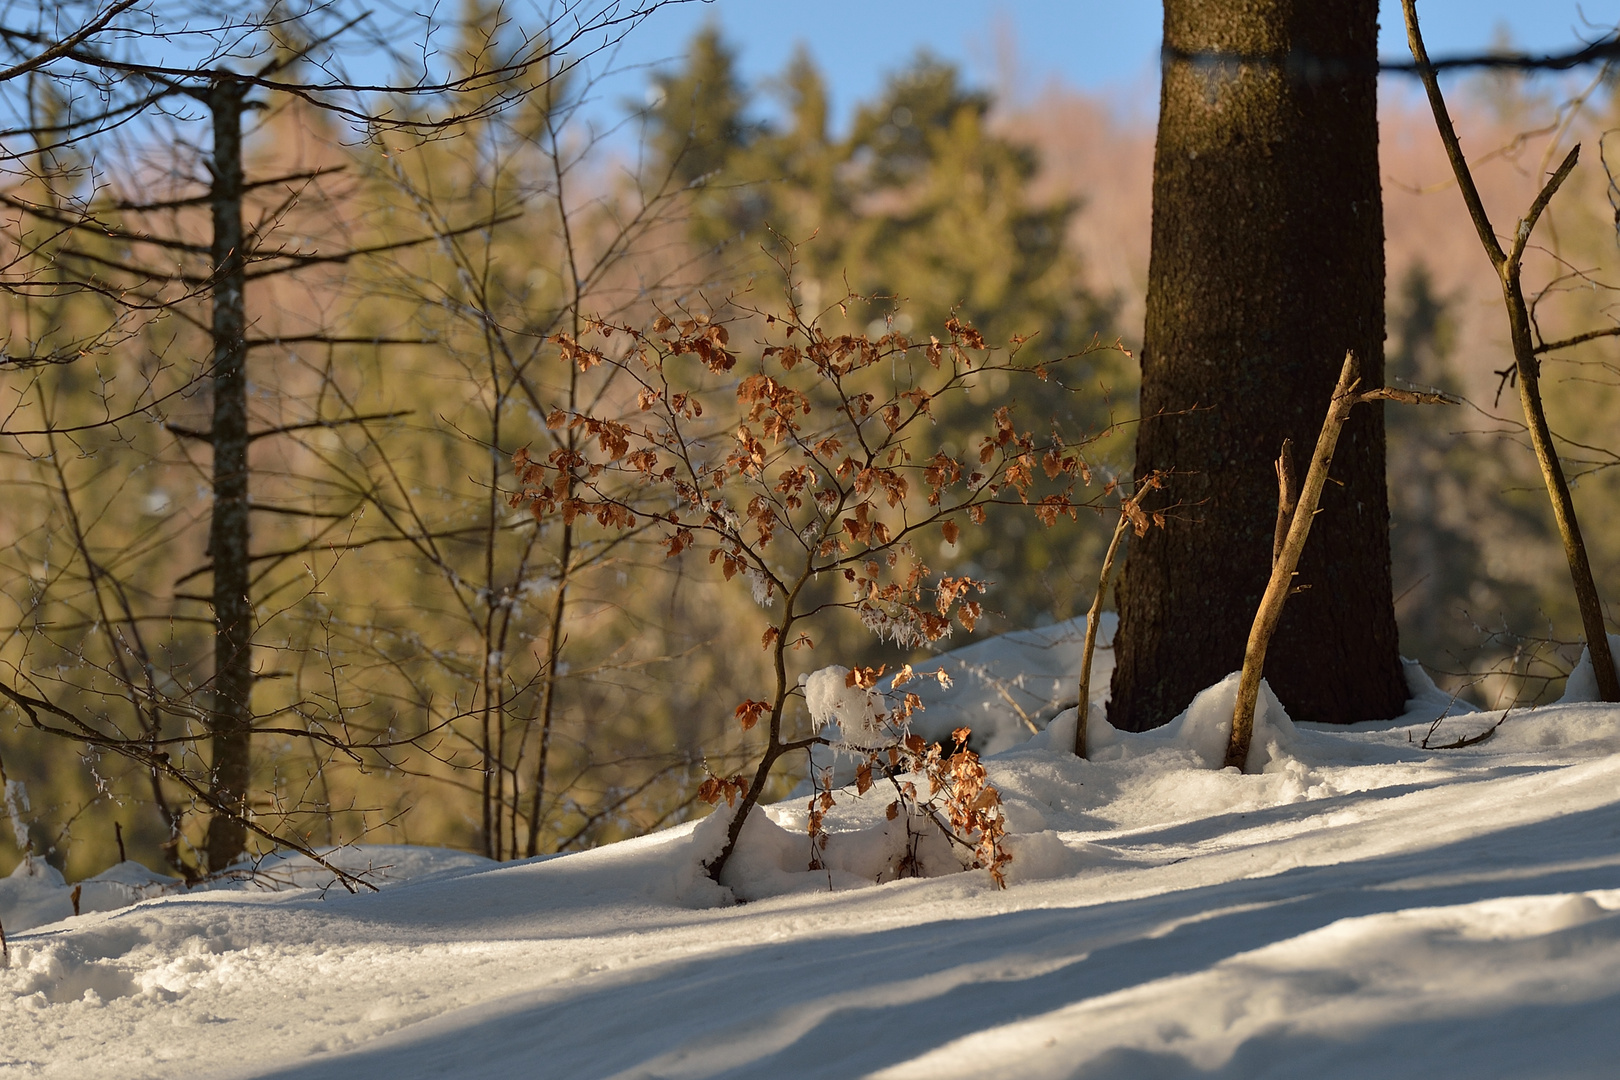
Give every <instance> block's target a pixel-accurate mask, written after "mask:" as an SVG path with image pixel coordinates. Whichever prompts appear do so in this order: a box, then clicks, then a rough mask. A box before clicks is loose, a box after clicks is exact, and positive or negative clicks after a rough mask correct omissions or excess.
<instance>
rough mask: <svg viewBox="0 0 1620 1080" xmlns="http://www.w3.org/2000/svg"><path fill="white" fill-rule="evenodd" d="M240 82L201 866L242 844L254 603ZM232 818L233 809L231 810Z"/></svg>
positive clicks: (220, 177)
mask: <svg viewBox="0 0 1620 1080" xmlns="http://www.w3.org/2000/svg"><path fill="white" fill-rule="evenodd" d="M245 92H246V86H245V84H244V83H242V82H239V81H237V80H235V79H229V78H221V79H219V80H217V81H216V82H215V83H214V84H213V86H212V87H211V88H210V91H209V96H208V107H209V109H210V111H211V112H212V113H213V119H214V156H213V172H214V182H213V188H212V192H211V205H212V208H213V217H214V241H213V251H212V256H213V266H214V288H213V301H214V322H213V342H214V423H213V428H212V430H211V433H210V437H211V439H212V443H213V448H214V516H213V522H212V527H211V530H210V533H209V549H210V553H211V555H212V558H213V564H214V687H213V689H214V700H213V714H212V718H211V724H212V728H213V730H212V732H211V743H212V755H213V765H212V772H211V775H210V782H209V788H210V794H211V795H212V796H213V798H214V800H215V802H216V805H217V806H218V807H220V808H221V809H222V810H224V811H227V812H224V813H222V812H216V813H215V814H214V816H213V818H212V819H211V820H210V821H209V823H208V837H207V841H206V844H205V854H206V855H207V859H208V868H209V869H210V870H219V869H221V868H222V867H224V866H226V865H228V864H230V863H231V862H232V861H234V860H235V859H236V858H237V857H238V856H240V855H241V854H242V852H243V851H244V850H245V849H246V847H247V830H246V828H245V827H244V826H243V824H242V822H241V820H240V818H241V815H243V814H244V813H245V812H246V810H247V789H248V780H249V769H250V765H251V760H250V745H249V744H250V738H251V736H250V732H251V728H252V722H253V709H252V696H253V656H252V642H253V604H252V601H251V600H250V598H249V596H248V588H249V582H248V466H247V452H248V417H247V375H246V371H245V361H246V356H247V350H246V348H245V346H244V344H243V335H244V332H245V329H246V316H245V312H244V303H243V288H244V285H245V265H244V260H243V251H242V244H243V235H242V233H243V230H242V113H243V110H244V107H245V106H244V95H245ZM233 815H234V816H233Z"/></svg>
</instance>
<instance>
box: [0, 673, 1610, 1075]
mask: <svg viewBox="0 0 1620 1080" xmlns="http://www.w3.org/2000/svg"><path fill="white" fill-rule="evenodd" d="M998 648H999V650H1000V651H999V652H997V649H991V650H988V651H989V652H991V653H995V654H996V657H995V659H996V661H997V663H998V664H1005V663H1008V662H1013V661H1016V659H1017V656H1018V655H1019V650H1020V649H1021V648H1023V646H1022V645H1019V644H1018V643H1016V642H1014V643H1012V644H1010V645H1009V644H1008V643H1005V642H1004V643H1003V644H1002V645H1001V646H998ZM1006 674H1008V673H1007V672H1003V675H1006ZM1059 674H1060V675H1061V674H1062V673H1061V672H1059ZM1410 674H1411V677H1412V679H1413V682H1414V689H1416V690H1418V691H1420V692H1419V693H1418V695H1417V696H1416V698H1415V699H1414V701H1413V704H1412V708H1411V710H1410V711H1409V712H1408V714H1407V716H1406V717H1404V718H1403V719H1402V720H1400V721H1395V722H1388V723H1379V724H1367V725H1360V726H1358V727H1356V728H1352V729H1348V730H1346V729H1326V728H1316V727H1310V726H1307V725H1299V726H1297V727H1296V726H1295V725H1293V724H1291V723H1289V722H1288V720H1287V718H1286V716H1284V715H1282V713H1281V710H1280V708H1279V707H1276V706H1275V704H1274V702H1272V703H1270V704H1269V705H1268V706H1267V707H1265V708H1263V709H1262V720H1261V725H1260V727H1259V729H1258V730H1257V735H1256V739H1255V750H1254V753H1253V755H1252V756H1251V759H1250V766H1251V769H1253V770H1256V771H1253V772H1251V773H1249V774H1245V775H1239V774H1238V773H1236V772H1234V771H1221V770H1219V769H1218V768H1216V767H1214V766H1215V765H1218V760H1219V759H1218V747H1219V745H1220V742H1221V740H1222V738H1223V732H1222V730H1221V725H1222V724H1223V723H1224V722H1225V717H1229V716H1230V702H1231V695H1232V687H1231V684H1230V683H1227V684H1223V685H1221V686H1219V687H1215V688H1212V689H1211V690H1210V691H1206V694H1205V696H1204V697H1203V698H1201V699H1200V701H1199V702H1196V703H1195V704H1194V706H1193V707H1192V708H1191V709H1190V710H1189V712H1188V713H1187V714H1186V715H1185V716H1184V717H1183V718H1181V719H1180V720H1179V721H1178V722H1177V723H1176V724H1174V725H1171V726H1170V727H1169V728H1167V729H1161V730H1160V731H1159V732H1156V733H1150V734H1148V735H1142V736H1134V735H1125V734H1119V733H1115V732H1113V731H1112V730H1111V729H1109V728H1107V727H1106V726H1105V725H1104V724H1103V722H1102V720H1101V716H1100V713H1093V716H1092V720H1091V724H1092V728H1093V731H1094V735H1095V739H1094V740H1093V760H1080V759H1077V758H1075V757H1074V756H1073V755H1072V754H1070V753H1068V752H1067V745H1068V744H1070V743H1072V737H1073V736H1072V731H1073V727H1072V725H1073V715H1072V713H1070V714H1067V715H1062V716H1059V717H1058V719H1056V720H1055V721H1053V722H1052V726H1051V729H1050V731H1049V732H1045V733H1043V734H1041V735H1038V736H1035V737H1034V738H1032V739H1028V740H1026V741H1024V742H1023V743H1021V744H1019V745H1014V746H1011V748H1009V749H1007V750H1004V751H1002V752H1001V753H1000V754H998V755H996V756H995V757H993V758H992V759H990V761H989V767H990V773H991V777H992V780H993V782H994V783H996V784H997V785H998V786H999V787H1000V788H1001V790H1002V793H1003V795H1004V796H1005V799H1006V813H1007V818H1008V823H1009V826H1010V829H1009V832H1010V834H1011V836H1012V841H1011V842H1012V851H1013V855H1014V859H1013V862H1012V863H1011V864H1010V865H1009V867H1008V873H1009V879H1010V882H1011V884H1010V887H1009V888H1007V889H1006V890H998V889H996V888H995V887H994V886H993V884H992V883H991V882H990V880H989V879H988V876H987V875H986V874H985V873H984V872H983V871H972V872H967V873H955V874H950V875H947V876H941V877H935V878H930V879H923V880H918V879H910V880H899V881H888V882H886V883H884V884H869V883H859V884H860V887H843V886H854V885H856V884H858V882H857V880H856V879H857V875H856V874H855V873H854V872H853V871H852V870H850V869H848V867H851V866H854V865H855V864H856V862H858V860H855V861H854V862H849V863H848V864H847V866H846V869H845V871H844V872H843V873H842V874H840V875H836V876H835V884H838V885H839V886H841V887H840V888H838V889H837V890H836V891H829V889H828V880H829V874H828V872H826V871H818V872H810V871H807V870H805V869H804V866H805V864H806V862H807V854H808V850H809V848H808V841H807V839H806V838H805V837H804V834H803V822H804V807H803V804H802V801H799V800H795V801H793V802H791V803H788V804H784V805H782V806H779V807H772V808H770V810H769V818H768V820H767V819H761V820H760V821H759V823H758V825H757V827H756V826H755V825H752V824H751V825H750V828H749V830H747V831H745V834H744V841H745V842H744V844H743V845H742V847H740V848H739V855H738V858H737V860H735V866H736V868H737V869H736V871H735V873H734V874H733V876H732V877H731V878H730V879H729V881H730V884H731V888H730V889H729V890H727V889H722V888H720V887H719V886H716V885H714V884H713V883H712V882H710V881H708V879H707V878H706V877H704V876H703V875H702V873H701V870H700V869H699V867H698V860H699V859H700V858H701V857H703V856H704V855H705V854H707V853H709V852H711V851H712V850H713V849H714V845H715V842H716V837H717V827H716V826H717V824H719V823H720V822H719V819H715V820H714V821H713V822H711V823H710V824H708V825H704V824H702V823H697V824H688V825H684V826H681V827H678V828H675V829H671V830H668V831H666V832H663V833H659V834H657V835H654V836H650V837H646V838H643V839H640V840H634V841H630V842H626V843H622V844H616V845H613V846H610V847H607V848H602V849H598V850H595V851H588V852H583V853H580V854H574V855H568V856H564V857H560V858H550V859H540V860H533V861H529V862H526V863H518V864H508V865H503V866H496V865H494V864H490V863H487V862H484V861H482V860H479V859H476V858H473V857H470V856H466V855H460V854H456V853H449V852H443V853H436V852H433V851H430V850H424V849H400V848H370V849H366V850H363V851H349V852H345V853H344V854H343V855H342V858H343V859H344V860H345V861H346V862H347V863H348V864H349V865H362V864H364V863H366V862H367V861H368V860H369V862H370V863H371V864H373V865H374V866H376V867H379V868H381V867H385V866H386V867H388V869H384V870H380V874H379V876H380V878H381V879H382V880H383V882H384V887H383V888H382V889H381V891H380V892H378V893H374V894H364V895H355V896H350V895H348V894H346V893H344V892H342V891H341V890H338V889H325V890H321V889H319V888H315V887H311V886H318V885H319V884H320V883H321V882H320V875H319V874H315V873H313V872H312V871H311V870H310V869H309V868H307V867H303V866H300V865H298V864H297V863H296V861H290V862H286V863H283V864H281V865H280V866H279V867H277V868H276V871H277V872H276V874H275V875H274V876H275V878H276V880H277V881H279V882H280V883H281V884H282V886H289V885H290V886H300V885H302V886H304V887H283V888H280V889H279V891H276V890H271V889H268V888H246V887H242V886H238V887H235V888H222V889H216V890H211V891H195V892H191V893H184V892H172V891H170V892H165V893H164V894H163V895H156V896H152V897H151V898H149V899H144V900H139V901H138V902H136V903H134V904H133V905H132V906H123V907H118V908H115V909H114V910H107V911H98V912H88V908H84V904H85V902H86V900H87V898H90V897H91V896H92V894H94V896H96V897H101V895H102V894H103V893H105V894H106V897H107V900H106V906H108V907H112V906H113V905H114V903H123V902H125V901H126V900H129V899H135V893H134V892H130V893H128V894H126V895H123V896H122V897H121V898H120V897H119V896H115V895H114V894H115V893H116V892H117V890H116V889H115V888H114V885H115V884H117V883H107V884H105V885H104V886H97V887H96V889H94V890H92V889H89V888H86V889H85V890H83V891H82V892H81V908H84V909H85V910H86V911H87V913H86V914H83V915H81V916H77V917H71V916H70V917H67V918H63V919H61V921H57V922H53V923H50V924H48V925H37V926H34V927H32V928H31V929H26V930H24V929H21V928H20V924H22V923H25V922H29V921H36V920H39V919H44V918H53V919H54V918H58V917H59V916H60V915H61V914H62V912H61V911H60V910H58V909H53V908H51V907H50V904H51V903H52V902H54V901H53V899H52V898H53V897H55V898H59V897H60V896H61V894H62V890H63V889H64V888H65V887H63V886H60V885H59V884H57V882H55V881H54V880H52V879H50V878H49V877H48V876H47V875H45V874H44V872H43V871H42V872H41V873H40V874H39V875H36V877H34V878H27V877H26V874H25V873H24V874H21V875H17V876H14V877H13V878H12V879H11V880H9V881H7V882H4V883H0V918H5V919H7V920H8V922H7V928H8V931H10V939H11V956H10V961H9V964H8V965H7V966H6V967H5V968H4V969H3V970H0V995H3V996H0V1075H4V1076H6V1077H10V1076H19V1077H23V1076H36V1075H37V1076H62V1077H75V1078H92V1077H118V1078H121V1080H134V1078H139V1077H163V1078H166V1080H167V1078H173V1077H187V1078H189V1077H248V1076H253V1077H285V1078H300V1080H314V1078H317V1077H323V1078H324V1077H331V1078H334V1080H336V1078H343V1080H365V1078H371V1077H377V1078H383V1080H404V1078H408V1077H419V1076H453V1077H526V1076H536V1077H566V1078H572V1077H670V1078H674V1077H681V1078H688V1077H690V1078H696V1077H715V1076H736V1077H744V1076H747V1077H771V1078H774V1077H854V1076H866V1075H874V1076H882V1077H927V1078H929V1080H938V1078H944V1077H957V1076H997V1077H1000V1076H1009V1077H1048V1076H1051V1077H1058V1076H1065V1077H1068V1076H1075V1077H1119V1078H1132V1080H1136V1078H1156V1077H1182V1076H1188V1077H1191V1076H1197V1077H1209V1076H1215V1077H1233V1078H1238V1077H1242V1078H1260V1077H1279V1078H1281V1077H1288V1078H1294V1077H1318V1078H1336V1077H1406V1076H1412V1077H1424V1078H1425V1080H1428V1078H1433V1077H1450V1076H1459V1077H1462V1076H1466V1077H1469V1078H1481V1077H1514V1078H1526V1077H1588V1076H1589V1077H1613V1076H1617V1075H1620V1023H1617V1022H1616V1018H1617V1017H1620V753H1617V752H1620V707H1615V706H1605V705H1593V704H1583V703H1579V702H1575V701H1568V702H1565V703H1561V704H1558V705H1553V706H1548V707H1545V708H1541V709H1536V710H1525V711H1522V712H1519V711H1515V712H1514V713H1513V714H1512V715H1510V716H1509V717H1508V718H1507V720H1506V721H1505V722H1504V723H1503V724H1502V725H1501V726H1500V728H1499V729H1498V730H1497V731H1496V733H1495V734H1494V736H1493V737H1491V738H1490V739H1488V740H1487V741H1485V742H1483V743H1480V744H1478V745H1474V746H1468V747H1464V748H1461V749H1448V750H1425V749H1423V748H1422V747H1421V745H1420V744H1421V742H1422V740H1423V739H1424V737H1425V735H1427V734H1429V731H1430V723H1431V721H1433V720H1434V719H1435V718H1436V717H1438V716H1441V715H1443V714H1445V713H1446V712H1448V707H1449V703H1448V702H1447V700H1446V698H1445V697H1444V696H1443V695H1440V694H1438V693H1437V692H1435V691H1433V689H1432V686H1430V685H1428V684H1427V681H1426V679H1425V678H1424V677H1423V676H1422V674H1421V672H1418V671H1416V670H1415V669H1414V670H1412V671H1411V672H1410ZM1097 684H1100V685H1101V686H1102V687H1106V685H1107V679H1106V673H1105V672H1104V673H1102V677H1101V678H1100V679H1099V680H1098V681H1097V683H1094V685H1097ZM1583 686H1584V684H1583V683H1582V682H1581V680H1580V677H1579V676H1577V677H1575V678H1572V680H1571V693H1570V694H1569V695H1566V696H1567V697H1570V698H1579V697H1582V696H1586V695H1583V693H1582V690H1583ZM1263 700H1264V699H1263ZM976 708H977V706H975V709H976ZM942 711H943V705H942ZM981 711H982V710H981ZM1009 711H1010V710H1009ZM1455 711H1456V712H1458V713H1459V714H1458V715H1452V716H1449V717H1448V718H1447V719H1445V720H1444V721H1443V722H1442V723H1441V724H1440V726H1439V729H1438V731H1437V732H1435V734H1434V736H1433V737H1432V738H1431V739H1430V742H1431V744H1440V743H1447V742H1453V741H1456V740H1458V739H1461V738H1463V737H1466V736H1471V735H1475V734H1478V733H1480V732H1482V731H1484V730H1485V729H1487V728H1488V727H1490V726H1491V725H1492V724H1494V723H1496V721H1497V720H1498V719H1499V718H1500V714H1490V713H1477V712H1466V711H1463V710H1455ZM1028 712H1029V710H1028V709H1027V708H1026V713H1028ZM1037 719H1039V718H1037ZM1012 722H1013V723H1016V724H1018V725H1020V726H1021V725H1022V723H1023V721H1022V719H1020V718H1018V717H1017V716H1016V714H1013V721H1012ZM998 730H1000V729H999V728H998ZM1048 743H1051V744H1053V745H1052V746H1051V747H1048V745H1047V744H1048ZM1212 757H1213V758H1214V760H1213V761H1212V760H1211V758H1212ZM886 802H887V799H886V798H884V797H883V796H881V795H880V794H879V793H878V792H877V791H874V792H872V793H869V795H868V796H867V799H866V800H864V801H863V800H856V799H854V798H853V797H850V798H848V799H846V801H845V805H844V806H842V807H841V808H840V809H839V810H838V811H835V813H834V814H833V815H832V818H831V827H832V828H833V829H834V830H835V831H836V830H840V829H842V830H846V831H845V834H844V835H845V838H846V840H848V841H849V843H850V845H851V846H850V850H851V851H854V850H855V849H856V848H857V847H860V845H858V844H856V843H855V840H856V839H857V838H858V837H861V836H865V837H867V838H868V839H870V837H871V836H872V835H874V830H880V828H881V823H882V822H883V821H884V820H885V819H884V815H883V806H884V805H885V804H886ZM868 804H869V805H868ZM858 830H864V832H860V831H858ZM838 843H839V838H838V837H837V836H836V835H835V837H834V840H833V846H831V847H829V851H834V850H836V848H837V845H838ZM866 847H867V848H870V847H871V845H870V844H867V845H866ZM870 854H871V852H870V851H867V855H868V856H870ZM119 875H122V877H121V878H120V879H119V880H120V881H121V882H122V884H121V885H119V886H118V887H119V888H124V889H126V890H142V889H147V890H161V889H162V888H163V887H162V885H161V883H157V884H154V883H152V882H151V881H150V879H149V878H142V877H141V875H140V874H139V873H138V872H137V871H136V870H134V869H133V868H132V867H130V866H128V865H127V864H126V865H125V866H124V867H123V868H121V869H120V870H119ZM114 876H117V875H114ZM874 876H876V875H874ZM389 882H392V883H389ZM739 898H745V899H748V902H746V903H737V902H735V901H736V900H737V899H739ZM96 903H97V904H100V903H101V901H100V900H99V899H98V900H97V901H96ZM27 905H33V906H32V907H27ZM25 909H26V910H25ZM68 910H71V908H69V909H68ZM27 911H32V912H33V913H34V914H33V915H32V916H30V915H28V914H27V913H26V912H27ZM10 920H15V921H16V922H17V923H18V924H19V928H18V929H12V921H10Z"/></svg>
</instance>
